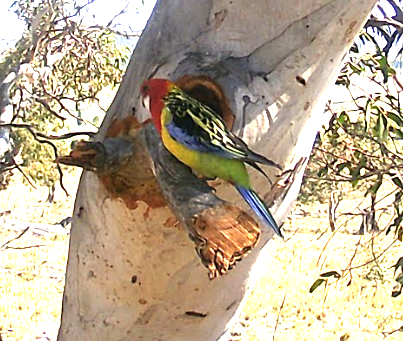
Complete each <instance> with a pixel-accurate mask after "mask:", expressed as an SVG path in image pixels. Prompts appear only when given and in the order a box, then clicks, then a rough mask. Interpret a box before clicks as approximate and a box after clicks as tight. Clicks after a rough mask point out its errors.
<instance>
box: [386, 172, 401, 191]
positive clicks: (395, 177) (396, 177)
mask: <svg viewBox="0 0 403 341" xmlns="http://www.w3.org/2000/svg"><path fill="white" fill-rule="evenodd" d="M389 175H390V174H389ZM391 179H392V181H393V183H394V184H395V185H396V186H397V187H399V188H401V189H403V182H402V180H400V178H399V177H398V176H397V175H395V176H392V177H391Z"/></svg>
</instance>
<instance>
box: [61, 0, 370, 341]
mask: <svg viewBox="0 0 403 341" xmlns="http://www.w3.org/2000/svg"><path fill="white" fill-rule="evenodd" d="M376 2H377V1H376V0H350V1H346V0H249V1H244V0H231V1H230V0H222V1H220V0H203V1H200V0H187V1H178V0H160V1H158V2H157V5H156V7H155V9H154V12H153V14H152V16H151V18H150V20H149V22H148V24H147V27H146V29H145V31H144V33H143V34H142V36H141V38H140V40H139V42H138V44H137V46H136V49H135V51H134V54H133V56H132V59H131V62H130V64H129V66H128V69H127V73H126V75H125V77H124V80H123V83H122V84H121V86H120V89H119V91H118V93H117V95H116V98H115V100H114V101H113V103H112V105H111V107H110V108H109V110H108V113H107V116H106V118H105V120H104V122H103V125H102V127H101V129H100V131H99V133H98V134H97V138H96V139H97V141H98V142H97V143H100V144H103V146H104V147H103V150H106V151H107V152H106V154H107V160H109V162H106V161H105V162H104V164H103V168H102V169H101V170H99V169H98V172H88V171H85V172H84V174H83V176H82V179H81V182H80V186H79V190H78V194H77V199H76V203H75V210H74V217H73V228H72V231H71V240H70V250H69V259H68V265H67V277H66V287H65V292H64V298H63V313H62V325H61V329H60V331H59V340H108V341H110V340H136V341H140V340H144V341H145V340H147V341H154V340H155V341H157V340H164V341H171V340H172V341H173V340H175V341H179V340H183V341H188V340H193V341H198V340H200V341H209V340H218V339H219V338H220V337H223V339H224V338H225V334H226V332H227V331H228V330H229V329H230V328H231V326H232V324H233V322H235V319H236V317H237V316H238V313H239V312H240V311H241V309H242V304H243V302H244V301H245V298H246V297H247V296H248V293H249V291H250V289H251V288H252V287H253V285H254V284H255V282H256V280H257V279H258V278H259V262H262V261H263V262H270V259H262V258H263V257H259V254H260V251H261V250H262V248H263V247H264V246H265V244H266V243H267V242H268V241H269V240H270V238H272V236H273V234H272V233H271V232H268V231H266V230H262V231H261V230H260V229H259V228H258V226H257V224H256V222H255V221H254V219H253V217H254V216H253V214H252V213H251V212H250V211H249V210H248V209H247V207H246V205H244V203H243V202H242V200H241V199H240V198H238V196H237V195H236V194H235V192H234V190H233V189H232V188H231V186H228V185H226V184H220V185H218V186H217V188H216V189H217V191H216V192H215V193H214V192H212V191H211V188H210V187H209V186H207V185H206V184H205V182H204V181H203V180H202V179H198V178H196V177H195V176H194V175H192V174H191V172H190V171H189V170H188V169H187V168H186V167H185V166H183V165H182V164H180V163H178V162H176V160H175V159H173V158H172V157H171V156H170V155H169V154H168V153H167V152H166V151H165V150H164V148H163V147H162V146H161V143H160V141H159V138H158V136H157V135H156V133H155V130H154V129H153V127H152V126H151V125H149V124H144V125H141V124H137V123H136V124H133V125H132V128H133V129H131V128H130V127H127V125H130V124H128V122H132V121H130V120H128V117H133V115H134V116H135V118H136V120H135V121H136V122H137V121H139V122H143V121H144V120H146V119H147V118H148V117H149V114H148V113H147V111H146V109H144V108H143V107H142V105H141V102H140V98H139V87H140V84H141V83H142V81H143V80H144V79H147V78H148V77H150V76H153V77H163V78H169V79H173V80H174V79H178V78H180V77H181V76H183V75H185V74H187V75H200V74H202V75H207V76H209V77H211V78H213V79H214V80H216V81H217V83H218V84H220V85H221V87H222V88H223V90H224V92H225V94H226V96H227V98H228V101H229V105H230V108H231V109H232V112H233V114H234V115H235V122H234V125H233V131H234V133H235V134H237V135H238V136H240V137H242V138H243V139H244V141H245V142H246V143H248V145H249V146H250V147H251V149H253V150H254V151H256V152H259V153H261V154H264V155H265V156H267V157H268V158H269V159H271V160H274V161H275V162H277V163H279V164H280V165H281V166H282V167H283V169H284V172H283V173H282V174H281V175H279V174H278V173H276V170H275V169H267V171H268V174H269V177H270V180H271V181H270V182H268V181H267V179H265V178H264V177H262V176H261V175H259V173H257V172H253V171H251V172H250V174H251V176H252V182H253V184H254V188H256V189H258V190H257V191H258V192H259V194H260V195H261V197H263V198H265V200H266V201H267V203H268V204H269V205H271V210H272V212H273V215H274V216H275V218H276V219H277V221H278V222H283V221H284V220H285V218H286V216H287V213H288V211H289V209H290V208H291V206H292V204H293V202H294V201H295V199H296V196H297V194H298V192H299V188H300V184H301V180H302V175H303V171H304V168H305V165H306V162H307V158H308V156H309V154H310V151H311V148H312V144H313V142H314V139H315V135H316V133H317V131H318V129H319V128H320V126H321V123H322V113H323V105H324V103H325V101H326V99H327V98H328V97H329V93H327V91H326V90H327V89H328V88H329V85H332V84H333V83H334V81H335V77H336V75H337V73H338V70H339V66H340V63H341V60H342V58H343V56H344V55H345V53H346V52H347V50H348V48H349V46H350V45H351V43H352V41H353V39H354V37H355V36H356V35H357V34H358V32H359V30H360V29H361V27H362V26H363V25H364V23H365V21H366V19H367V16H368V14H369V13H370V11H371V9H372V8H373V6H374V5H375V3H376ZM119 122H120V123H119ZM122 122H123V123H122ZM119 124H120V126H119ZM111 139H112V140H111ZM108 141H109V142H108ZM111 141H112V142H111ZM105 146H106V147H105ZM108 151H109V154H108ZM108 157H109V159H108ZM114 160H115V161H114ZM116 160H118V161H116ZM122 160H124V161H122ZM87 168H91V167H87ZM98 168H99V167H98ZM111 174H112V175H113V174H115V175H116V176H111ZM116 179H120V180H119V181H120V182H119V183H120V185H121V188H119V190H117V189H116V188H114V187H116V186H117V185H116V183H117V182H116V181H117V180H116ZM139 183H141V184H146V185H145V187H144V188H146V190H143V192H141V191H140V190H138V189H137V190H136V191H134V192H130V191H129V192H127V191H126V190H127V188H128V187H130V188H132V187H136V186H137V187H138V184H139ZM141 187H142V188H143V185H142V186H141ZM140 192H141V193H140ZM122 193H125V194H122ZM244 211H245V212H247V213H248V214H250V216H249V215H246V214H244ZM201 216H202V217H203V219H204V220H203V222H204V224H205V226H207V227H210V228H212V229H214V228H216V229H217V230H218V232H219V233H218V235H219V236H218V237H217V236H216V235H214V233H213V232H211V230H209V231H208V232H206V234H205V235H203V229H202V228H201V227H200V226H201V225H200V224H201V222H200V219H199V218H200V217H201ZM228 217H229V218H228ZM227 218H228V219H227ZM198 219H199V220H198ZM226 224H227V225H226ZM203 226H204V225H203ZM221 228H228V231H236V232H237V233H238V234H239V236H238V234H237V235H236V236H235V234H234V235H233V236H232V235H231V236H229V237H228V236H227V235H226V234H225V236H224V234H223V233H221V232H222V230H220V229H221ZM215 232H217V231H215ZM209 233H210V234H209ZM188 235H191V236H192V238H191V239H192V240H191V239H189V238H188ZM195 236H196V237H195ZM215 238H216V239H215ZM217 238H218V239H217ZM220 238H221V239H220ZM223 238H224V239H223ZM225 238H227V239H225ZM237 238H239V239H237ZM258 239H259V240H258ZM239 240H241V241H239ZM232 241H234V243H233V245H232V244H231V243H230V242H232ZM238 241H239V243H238ZM248 241H249V242H250V243H249V244H248ZM195 244H196V247H197V248H198V250H197V251H198V253H197V252H195ZM230 244H231V245H230ZM250 249H251V251H250V253H249V254H248V255H247V256H246V257H245V254H246V252H247V251H249V250H250ZM218 256H220V257H222V258H220V259H219V257H218ZM240 259H242V261H241V262H239V263H237V264H236V265H235V263H236V261H238V260H240ZM203 264H204V265H203ZM206 267H207V268H208V269H206ZM208 273H209V274H210V277H211V278H214V277H217V278H215V279H213V280H211V279H209V276H208V275H207V274H208ZM224 273H226V274H225V275H223V276H220V274H224Z"/></svg>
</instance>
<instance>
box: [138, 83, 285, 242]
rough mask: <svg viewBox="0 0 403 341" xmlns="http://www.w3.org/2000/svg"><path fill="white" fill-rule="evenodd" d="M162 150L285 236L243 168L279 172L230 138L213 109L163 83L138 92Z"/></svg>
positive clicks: (239, 140)
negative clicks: (236, 196) (218, 182)
mask: <svg viewBox="0 0 403 341" xmlns="http://www.w3.org/2000/svg"><path fill="white" fill-rule="evenodd" d="M140 92H141V95H142V97H143V103H144V101H145V100H147V99H148V101H149V103H148V104H149V108H148V109H149V110H150V113H151V117H152V120H153V122H154V124H155V127H156V129H157V131H158V132H159V133H160V135H161V138H162V142H163V144H164V145H165V147H166V148H167V149H168V150H169V152H171V154H173V155H174V156H175V157H176V158H177V159H178V160H179V161H181V162H182V163H184V164H185V165H187V166H189V167H190V168H192V170H193V171H195V172H196V173H198V174H201V175H203V176H205V177H208V178H221V179H223V180H226V181H228V182H229V183H231V184H232V185H234V186H235V188H236V189H237V190H238V192H239V193H240V194H241V195H242V197H243V198H244V199H245V200H246V202H247V203H248V204H249V206H250V207H251V208H252V209H253V211H254V212H255V213H256V214H257V216H258V217H259V218H260V219H261V220H262V221H263V222H264V223H265V224H266V225H268V226H270V227H271V228H272V229H273V230H274V231H275V232H276V233H277V234H278V235H279V236H280V237H282V238H283V235H282V233H281V231H280V228H279V227H278V225H277V223H276V221H275V220H274V218H273V216H272V215H271V213H270V211H269V210H268V208H267V206H266V204H265V203H264V202H263V200H261V199H260V198H259V196H258V195H257V194H256V192H255V191H254V190H253V189H252V187H251V184H250V180H249V174H248V172H247V170H246V167H245V162H246V163H247V164H249V165H250V166H252V167H254V168H255V169H257V170H258V171H260V172H261V173H263V174H264V172H263V171H262V169H261V168H260V167H259V166H258V165H257V163H260V164H265V165H269V166H275V167H277V168H280V169H281V167H280V166H278V165H277V164H276V163H274V162H273V161H271V160H269V159H267V158H266V157H264V156H262V155H259V154H257V153H255V152H253V151H252V150H250V149H249V148H248V146H247V145H246V143H245V142H244V141H242V140H241V139H240V138H238V137H237V136H235V135H234V134H233V133H231V132H230V131H229V130H228V129H227V128H226V126H225V123H224V121H223V120H222V119H221V117H220V116H218V115H217V114H216V113H215V112H214V111H213V110H212V109H210V108H209V107H207V106H206V105H204V104H202V103H200V102H199V101H197V100H195V99H194V98H192V97H190V96H188V95H187V94H186V93H184V92H183V91H182V90H181V89H180V88H179V87H178V86H176V85H175V84H174V83H173V82H171V81H169V80H167V79H160V78H154V79H150V80H147V81H145V82H144V83H143V84H142V85H141V89H140Z"/></svg>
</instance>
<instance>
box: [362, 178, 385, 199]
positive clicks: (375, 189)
mask: <svg viewBox="0 0 403 341" xmlns="http://www.w3.org/2000/svg"><path fill="white" fill-rule="evenodd" d="M382 182H383V177H382V175H380V176H379V177H378V180H376V181H375V183H374V184H373V185H372V186H371V187H370V188H368V190H367V193H366V194H365V195H367V194H369V193H372V194H375V193H376V192H378V189H379V187H381V185H382Z"/></svg>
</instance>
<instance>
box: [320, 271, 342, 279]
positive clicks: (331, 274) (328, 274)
mask: <svg viewBox="0 0 403 341" xmlns="http://www.w3.org/2000/svg"><path fill="white" fill-rule="evenodd" d="M319 276H320V277H326V278H327V277H335V278H340V277H341V275H340V274H339V273H338V272H337V271H329V272H325V273H323V274H320V275H319Z"/></svg>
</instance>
